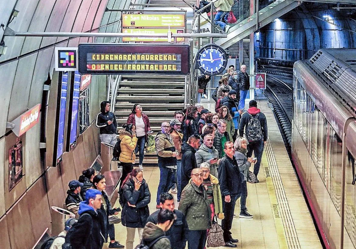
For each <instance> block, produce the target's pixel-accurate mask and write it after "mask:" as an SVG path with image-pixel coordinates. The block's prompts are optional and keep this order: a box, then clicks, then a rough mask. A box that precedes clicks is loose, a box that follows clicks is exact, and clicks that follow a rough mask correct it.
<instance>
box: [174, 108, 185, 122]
mask: <svg viewBox="0 0 356 249" xmlns="http://www.w3.org/2000/svg"><path fill="white" fill-rule="evenodd" d="M174 119H177V120H178V121H179V122H181V123H182V124H183V120H184V113H183V112H182V111H175V112H174Z"/></svg>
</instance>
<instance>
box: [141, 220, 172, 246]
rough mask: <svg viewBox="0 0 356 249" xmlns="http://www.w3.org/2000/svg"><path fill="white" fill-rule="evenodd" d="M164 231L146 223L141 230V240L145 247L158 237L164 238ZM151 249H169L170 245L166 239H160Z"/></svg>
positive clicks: (150, 223)
mask: <svg viewBox="0 0 356 249" xmlns="http://www.w3.org/2000/svg"><path fill="white" fill-rule="evenodd" d="M164 235H165V233H164V231H163V230H162V229H161V228H159V227H158V226H156V225H155V224H153V223H152V222H148V223H147V224H146V226H145V228H144V229H143V233H142V240H143V242H144V243H145V245H149V244H150V243H151V242H153V241H154V240H155V239H157V238H158V237H162V236H164ZM151 248H152V249H171V248H172V247H171V243H170V241H169V239H168V238H167V237H162V238H160V239H159V240H158V241H157V242H156V243H155V244H154V245H153V246H152V247H151Z"/></svg>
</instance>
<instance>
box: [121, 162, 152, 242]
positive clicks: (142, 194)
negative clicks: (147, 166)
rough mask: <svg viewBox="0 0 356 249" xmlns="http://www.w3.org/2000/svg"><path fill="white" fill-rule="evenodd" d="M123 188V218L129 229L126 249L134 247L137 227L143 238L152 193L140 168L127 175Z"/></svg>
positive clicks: (123, 222) (127, 229)
mask: <svg viewBox="0 0 356 249" xmlns="http://www.w3.org/2000/svg"><path fill="white" fill-rule="evenodd" d="M121 188H122V189H123V199H124V200H123V202H124V206H123V208H122V212H121V220H122V225H124V226H126V231H127V238H126V249H133V242H134V239H135V231H136V228H137V230H138V235H139V237H140V239H141V237H142V231H143V228H144V227H145V224H146V220H147V218H148V216H149V215H150V212H149V209H148V204H149V203H150V201H151V194H150V190H149V188H148V184H147V183H146V181H145V179H144V178H143V171H142V170H141V169H140V168H134V169H133V170H132V172H131V173H130V174H128V175H127V176H126V179H125V180H124V182H123V183H122V187H121Z"/></svg>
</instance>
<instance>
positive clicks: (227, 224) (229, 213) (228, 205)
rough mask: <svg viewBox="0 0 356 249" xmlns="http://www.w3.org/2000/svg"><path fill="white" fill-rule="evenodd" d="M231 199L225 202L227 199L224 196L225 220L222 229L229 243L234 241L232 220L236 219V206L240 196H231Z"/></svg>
mask: <svg viewBox="0 0 356 249" xmlns="http://www.w3.org/2000/svg"><path fill="white" fill-rule="evenodd" d="M230 197H231V201H230V202H225V197H224V196H223V208H224V215H225V219H223V220H222V222H221V227H222V229H223V230H224V240H225V242H228V241H230V240H231V239H232V236H231V232H230V230H231V227H232V220H233V219H234V209H235V204H236V201H237V199H238V198H239V197H240V196H239V195H231V196H230Z"/></svg>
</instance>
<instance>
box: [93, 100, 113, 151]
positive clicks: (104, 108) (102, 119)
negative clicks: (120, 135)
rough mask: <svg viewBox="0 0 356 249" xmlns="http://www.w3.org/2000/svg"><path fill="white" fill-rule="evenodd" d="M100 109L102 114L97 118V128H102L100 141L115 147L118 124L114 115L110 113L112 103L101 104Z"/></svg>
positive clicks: (104, 102)
mask: <svg viewBox="0 0 356 249" xmlns="http://www.w3.org/2000/svg"><path fill="white" fill-rule="evenodd" d="M100 108H101V109H100V110H101V112H100V113H98V116H97V117H96V126H97V127H98V128H100V141H101V142H102V143H106V144H110V145H112V146H115V144H116V142H117V138H116V133H117V123H116V117H115V115H114V113H112V112H110V102H109V101H103V102H101V104H100Z"/></svg>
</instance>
